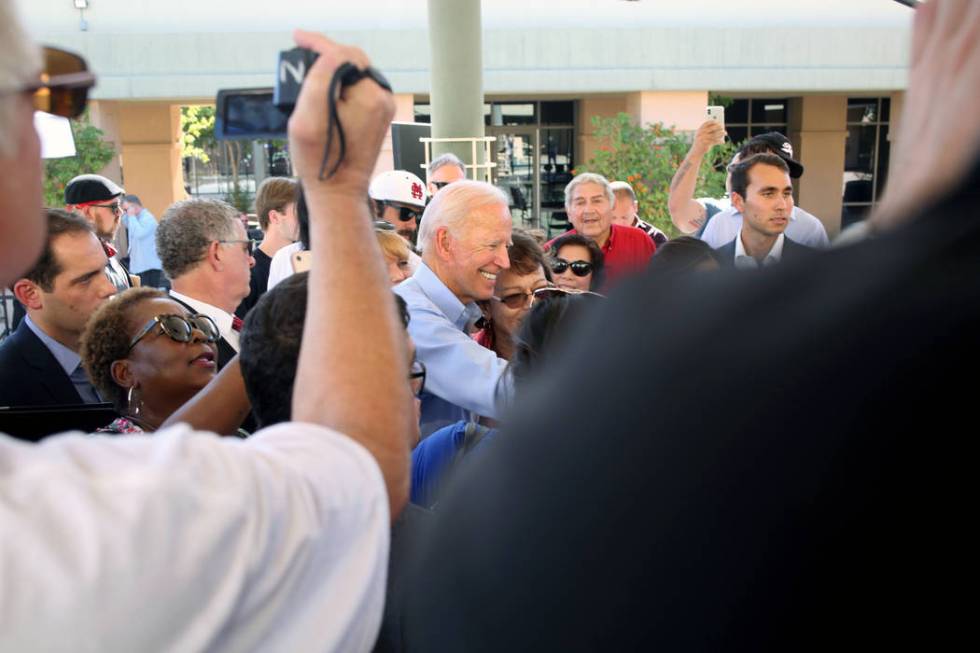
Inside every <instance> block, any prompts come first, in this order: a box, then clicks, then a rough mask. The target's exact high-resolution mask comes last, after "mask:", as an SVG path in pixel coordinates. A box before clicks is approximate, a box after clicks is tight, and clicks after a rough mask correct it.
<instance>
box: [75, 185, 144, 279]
mask: <svg viewBox="0 0 980 653" xmlns="http://www.w3.org/2000/svg"><path fill="white" fill-rule="evenodd" d="M123 195H125V191H124V190H123V189H122V188H120V187H119V186H118V185H117V184H116V183H115V182H113V181H112V180H111V179H107V178H106V177H103V176H102V175H79V176H77V177H75V178H73V179H72V180H71V181H69V182H68V185H66V186H65V207H66V208H67V209H68V210H69V211H72V212H74V213H77V214H79V215H81V216H83V217H84V218H85V219H86V220H88V221H89V223H90V224H91V225H92V226H93V227H94V228H95V233H96V235H97V236H98V237H99V240H101V241H102V243H103V245H104V247H105V251H106V256H108V257H109V264H108V266H107V267H106V274H107V275H109V278H110V279H111V280H112V283H113V285H114V286H115V287H116V290H120V291H122V290H126V288H131V287H132V286H133V280H132V278H131V277H130V275H129V270H127V269H126V267H125V266H124V265H123V264H122V263H121V262H120V261H119V256H118V254H117V252H116V248H115V246H114V245H112V242H113V241H114V240H115V238H116V232H117V231H118V229H119V221H120V218H121V217H122V214H123V209H122V198H123Z"/></svg>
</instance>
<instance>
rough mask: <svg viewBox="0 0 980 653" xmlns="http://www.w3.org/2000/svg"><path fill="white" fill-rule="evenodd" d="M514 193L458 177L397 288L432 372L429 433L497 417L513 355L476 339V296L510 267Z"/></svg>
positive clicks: (429, 211) (438, 200)
mask: <svg viewBox="0 0 980 653" xmlns="http://www.w3.org/2000/svg"><path fill="white" fill-rule="evenodd" d="M511 225H512V222H511V217H510V212H509V211H508V209H507V196H506V195H504V194H503V193H502V192H501V191H500V190H499V189H497V188H494V187H493V186H491V185H490V184H486V183H483V182H479V181H457V182H455V183H453V184H451V185H449V186H447V187H446V188H444V189H442V190H441V191H440V192H439V193H437V194H436V195H435V197H434V198H433V199H432V202H431V203H430V204H429V206H428V208H426V210H425V214H424V215H423V217H422V227H421V229H420V230H419V245H420V246H421V248H422V263H421V264H420V265H419V267H418V269H417V270H416V271H415V274H414V275H413V276H412V277H411V278H409V279H406V280H405V281H404V282H402V283H401V284H399V285H398V286H397V287H396V288H395V292H396V293H398V294H399V295H401V296H402V297H403V298H404V299H405V302H406V303H407V304H408V310H409V313H410V314H411V316H412V319H411V321H410V322H409V325H408V330H409V333H410V334H411V336H412V340H414V341H415V346H416V348H417V356H418V358H419V360H421V361H422V362H423V363H425V366H426V370H427V372H428V373H427V376H426V383H425V392H424V393H423V395H422V435H423V436H424V435H428V434H429V433H431V432H432V431H434V430H436V429H438V428H440V427H442V426H446V425H447V424H452V423H454V422H456V421H459V420H461V419H466V418H467V417H468V415H467V413H468V412H473V413H476V414H478V415H482V416H486V417H496V416H497V408H496V401H495V399H496V393H497V385H498V381H499V379H500V377H501V375H502V374H503V373H504V369H505V368H506V367H507V361H506V360H504V359H502V358H498V357H497V355H496V354H494V353H493V352H492V351H490V350H489V349H485V348H483V347H481V346H480V345H478V344H477V343H476V342H474V341H473V340H472V339H471V338H470V337H469V335H468V334H467V331H468V329H469V327H471V326H472V325H473V324H474V323H475V322H476V321H477V320H478V319H479V318H480V315H481V314H480V309H479V308H478V307H477V305H476V302H477V301H480V300H488V299H490V298H491V297H492V296H493V289H494V284H495V283H496V281H497V274H499V273H500V271H501V270H506V269H507V268H509V267H510V260H509V259H508V258H507V247H508V246H509V245H510V233H511Z"/></svg>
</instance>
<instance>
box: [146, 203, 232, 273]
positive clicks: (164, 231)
mask: <svg viewBox="0 0 980 653" xmlns="http://www.w3.org/2000/svg"><path fill="white" fill-rule="evenodd" d="M239 224H241V222H240V221H239V219H238V211H237V210H236V209H235V208H234V207H233V206H231V205H230V204H227V203H225V202H222V201H221V200H205V199H189V200H182V201H180V202H175V203H173V204H171V205H170V207H169V208H167V210H166V211H165V212H164V214H163V219H162V220H161V221H160V226H159V227H157V255H158V256H159V257H160V262H161V263H163V271H164V272H166V273H167V276H168V277H170V278H171V279H176V278H177V277H179V276H181V275H183V274H186V273H187V272H190V271H191V270H192V269H193V268H194V267H196V266H197V264H198V263H200V262H201V261H202V260H204V257H205V255H206V254H207V251H208V247H209V246H210V245H211V243H213V242H214V241H216V240H235V239H236V238H237V232H236V231H235V227H236V225H239Z"/></svg>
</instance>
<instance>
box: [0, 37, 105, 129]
mask: <svg viewBox="0 0 980 653" xmlns="http://www.w3.org/2000/svg"><path fill="white" fill-rule="evenodd" d="M93 86H95V75H93V74H92V73H90V72H89V70H88V66H87V65H86V64H85V60H84V59H82V58H81V57H80V56H78V55H77V54H72V53H71V52H66V51H65V50H60V49H58V48H44V70H43V71H42V72H41V74H40V75H38V78H37V80H33V81H31V82H30V83H28V84H25V85H24V86H23V87H21V88H19V89H16V90H7V91H0V95H11V94H13V93H30V94H31V96H32V100H33V102H34V108H35V109H36V110H37V111H44V112H45V113H50V114H54V115H56V116H62V117H64V118H77V117H78V116H80V115H82V112H83V111H85V105H86V104H87V102H88V90H89V89H90V88H92V87H93Z"/></svg>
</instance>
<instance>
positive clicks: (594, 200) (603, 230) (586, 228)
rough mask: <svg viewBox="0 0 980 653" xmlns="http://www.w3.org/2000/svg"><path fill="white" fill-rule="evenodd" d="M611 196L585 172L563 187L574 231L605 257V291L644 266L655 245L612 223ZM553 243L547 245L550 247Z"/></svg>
mask: <svg viewBox="0 0 980 653" xmlns="http://www.w3.org/2000/svg"><path fill="white" fill-rule="evenodd" d="M614 203H615V197H614V196H613V191H612V187H611V186H610V185H609V181H608V180H607V179H606V178H605V177H603V176H602V175H597V174H594V173H591V172H585V173H582V174H580V175H578V176H577V177H575V178H574V179H572V180H571V181H570V182H568V185H567V186H565V210H566V211H568V219H569V221H570V222H571V223H572V226H573V227H574V229H572V230H571V231H569V232H568V233H571V234H574V233H579V234H582V235H583V236H585V237H586V238H589V239H591V240H594V241H595V243H596V245H598V246H599V249H601V250H602V253H603V255H604V257H605V267H606V283H605V286H604V288H603V289H604V290H608V289H609V287H610V286H611V285H613V284H615V283H617V282H618V280H620V279H622V278H623V277H625V276H629V275H630V274H632V273H635V272H638V271H640V270H642V269H644V268H646V266H647V262H648V261H649V260H650V257H651V256H653V253H654V251H656V249H657V246H656V245H655V244H654V243H653V241H652V240H651V239H650V237H649V236H647V235H646V234H645V233H644V232H642V231H641V230H639V229H634V228H633V227H623V226H621V225H617V224H613V221H612V220H613V204H614ZM552 242H554V240H552V241H550V242H548V243H547V245H546V247H550V246H551V243H552Z"/></svg>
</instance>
